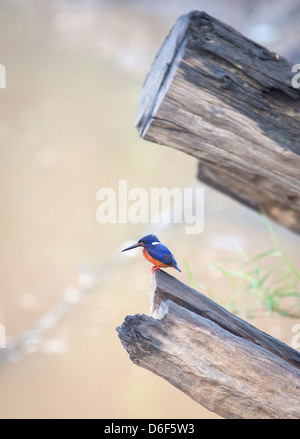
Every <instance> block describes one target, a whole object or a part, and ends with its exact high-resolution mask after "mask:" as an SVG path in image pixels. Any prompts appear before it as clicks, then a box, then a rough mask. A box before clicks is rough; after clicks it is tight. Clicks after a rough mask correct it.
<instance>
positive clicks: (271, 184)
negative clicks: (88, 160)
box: [136, 11, 300, 233]
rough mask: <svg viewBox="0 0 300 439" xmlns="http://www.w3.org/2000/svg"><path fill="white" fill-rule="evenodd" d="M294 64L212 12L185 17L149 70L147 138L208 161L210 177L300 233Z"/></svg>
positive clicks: (144, 102) (144, 106) (144, 108)
mask: <svg viewBox="0 0 300 439" xmlns="http://www.w3.org/2000/svg"><path fill="white" fill-rule="evenodd" d="M291 67H292V66H291V64H290V63H288V61H286V60H285V59H284V58H282V57H280V56H278V55H277V54H275V53H273V52H271V51H269V50H268V49H266V48H264V47H262V46H260V45H259V44H257V43H255V42H253V41H251V40H249V39H248V38H246V37H244V36H243V35H241V34H240V33H238V32H236V31H235V30H234V29H232V28H231V27H229V26H227V25H225V24H224V23H222V22H220V21H219V20H216V19H214V18H212V17H210V16H209V15H207V14H206V13H204V12H197V11H193V12H191V13H189V14H187V15H184V16H182V17H180V18H179V19H178V20H177V22H176V23H175V25H174V27H173V28H172V29H171V31H170V33H169V35H168V37H167V38H166V40H165V42H164V43H163V45H162V47H161V48H160V50H159V52H158V54H157V56H156V58H155V61H154V63H153V65H152V67H151V70H150V72H149V74H148V76H147V78H146V81H145V84H144V87H143V90H142V93H141V98H140V102H139V106H138V110H137V115H136V126H137V128H138V131H139V134H140V135H141V136H142V137H143V138H144V139H146V140H150V141H153V142H156V143H159V144H164V145H167V146H170V147H173V148H176V149H179V150H181V151H183V152H186V153H187V154H190V155H192V156H194V157H196V158H197V159H199V160H200V167H199V173H198V177H199V179H200V180H202V181H204V182H206V183H208V184H210V185H212V186H214V187H216V188H218V189H220V190H222V191H223V192H225V193H227V194H229V195H231V196H232V197H234V198H236V199H238V200H239V201H242V202H243V203H245V204H247V205H248V206H250V207H252V208H255V209H256V210H259V209H261V208H263V210H264V211H265V212H266V213H267V214H268V215H269V216H270V218H272V219H274V220H275V221H277V222H279V223H280V224H282V225H284V226H285V227H288V228H290V229H291V230H293V231H295V232H297V233H300V195H299V194H300V172H299V169H300V136H299V122H300V91H299V89H295V88H293V87H292V82H291V79H292V76H293V73H292V71H291Z"/></svg>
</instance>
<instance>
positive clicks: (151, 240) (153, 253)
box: [122, 235, 181, 274]
mask: <svg viewBox="0 0 300 439" xmlns="http://www.w3.org/2000/svg"><path fill="white" fill-rule="evenodd" d="M136 247H143V256H144V258H145V259H147V261H149V262H151V264H153V267H152V268H151V272H152V274H153V273H154V271H155V270H158V271H160V270H159V269H160V268H168V267H173V268H175V269H176V270H178V271H181V270H180V269H179V267H178V265H177V262H176V259H175V258H174V256H173V255H172V253H171V252H170V250H169V249H168V248H167V247H166V246H165V245H164V244H162V243H161V242H160V240H159V239H158V237H157V236H155V235H147V236H144V237H143V238H141V239H139V241H138V242H137V243H136V244H133V245H131V246H130V247H127V248H124V250H122V252H126V251H127V250H131V249H132V248H136Z"/></svg>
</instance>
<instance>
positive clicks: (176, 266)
mask: <svg viewBox="0 0 300 439" xmlns="http://www.w3.org/2000/svg"><path fill="white" fill-rule="evenodd" d="M174 268H176V270H178V271H180V273H181V270H180V268H179V267H178V265H177V263H176V262H175V265H174Z"/></svg>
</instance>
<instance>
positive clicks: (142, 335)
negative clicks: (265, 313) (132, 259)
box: [117, 271, 300, 418]
mask: <svg viewBox="0 0 300 439" xmlns="http://www.w3.org/2000/svg"><path fill="white" fill-rule="evenodd" d="M152 295H153V301H152V308H151V313H152V317H149V316H146V315H135V316H127V317H126V319H125V321H124V323H123V324H122V326H121V327H119V328H117V330H118V334H119V337H120V339H121V342H122V344H123V346H124V348H125V349H126V350H127V352H128V353H129V355H130V358H131V360H132V361H133V362H134V363H136V364H138V365H139V366H141V367H143V368H145V369H148V370H150V371H151V372H153V373H155V374H157V375H159V376H161V377H162V378H164V379H166V380H167V381H169V382H170V383H171V384H173V385H174V386H176V387H177V388H178V389H180V390H182V391H183V392H184V393H186V394H187V395H189V396H190V397H191V398H192V399H194V400H195V401H196V402H198V403H199V404H201V405H203V406H204V407H206V408H208V409H209V410H212V411H214V412H215V413H217V414H219V415H220V416H223V417H225V418H300V368H299V364H300V354H299V353H298V352H297V351H295V350H293V349H292V348H290V347H289V346H287V345H285V344H284V343H282V342H280V341H279V340H276V339H274V338H273V337H271V336H270V335H268V334H265V333H264V332H262V331H260V330H258V329H257V328H255V327H254V326H252V325H249V324H248V323H247V322H245V321H243V320H242V319H240V318H238V317H237V316H234V315H233V314H231V313H229V312H228V311H226V310H225V309H224V308H222V307H221V306H219V305H217V304H216V303H214V302H213V301H211V300H210V299H208V298H207V297H205V296H204V295H202V294H201V293H199V292H197V291H195V290H193V289H192V288H190V287H188V286H187V285H184V284H183V283H181V282H180V281H178V280H177V279H175V278H173V277H172V276H170V275H168V274H167V273H165V272H163V271H160V272H157V271H156V272H155V273H154V276H153V285H152Z"/></svg>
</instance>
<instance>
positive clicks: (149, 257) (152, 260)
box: [143, 248, 169, 268]
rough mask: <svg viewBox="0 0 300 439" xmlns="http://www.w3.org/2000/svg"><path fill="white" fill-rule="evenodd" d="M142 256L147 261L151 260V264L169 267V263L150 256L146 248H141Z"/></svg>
mask: <svg viewBox="0 0 300 439" xmlns="http://www.w3.org/2000/svg"><path fill="white" fill-rule="evenodd" d="M143 256H144V258H145V259H147V261H149V262H151V264H153V265H155V266H156V267H163V268H166V267H169V265H166V264H164V263H163V262H160V261H159V260H158V259H154V258H152V256H150V255H149V253H148V251H147V249H145V248H144V249H143Z"/></svg>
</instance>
